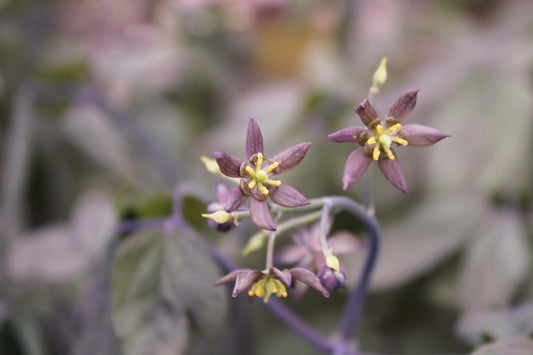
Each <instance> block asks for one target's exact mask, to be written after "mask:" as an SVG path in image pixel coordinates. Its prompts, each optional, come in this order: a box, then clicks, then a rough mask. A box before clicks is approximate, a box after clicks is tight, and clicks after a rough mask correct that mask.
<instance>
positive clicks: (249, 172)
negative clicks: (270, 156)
mask: <svg viewBox="0 0 533 355" xmlns="http://www.w3.org/2000/svg"><path fill="white" fill-rule="evenodd" d="M244 169H245V170H246V172H247V173H248V174H249V175H250V176H252V177H254V176H255V170H254V169H252V168H251V167H250V166H248V165H246V167H245V168H244Z"/></svg>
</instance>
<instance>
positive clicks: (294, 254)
mask: <svg viewBox="0 0 533 355" xmlns="http://www.w3.org/2000/svg"><path fill="white" fill-rule="evenodd" d="M332 222H333V218H332V217H330V218H328V222H327V225H326V235H328V234H329V231H330V229H331V225H332ZM319 231H320V222H317V223H314V224H313V225H312V226H310V227H308V228H299V229H297V230H296V231H295V232H294V233H293V234H292V236H291V237H292V240H293V242H294V244H289V245H286V246H284V247H281V248H280V249H279V250H278V251H277V252H276V254H275V256H274V262H275V263H279V264H296V265H297V266H298V267H303V268H305V269H307V270H309V271H312V272H318V271H319V270H320V269H321V268H322V267H323V266H324V265H326V260H325V259H324V253H323V252H322V248H321V247H320V241H319V239H318V238H319ZM327 243H328V247H330V248H332V249H333V250H334V251H335V254H336V255H344V254H348V253H354V252H356V251H359V250H362V249H363V248H364V246H363V244H362V242H361V241H360V240H358V239H357V238H356V237H355V236H353V235H352V234H350V233H348V232H337V233H334V234H332V235H331V236H329V237H328V239H327Z"/></svg>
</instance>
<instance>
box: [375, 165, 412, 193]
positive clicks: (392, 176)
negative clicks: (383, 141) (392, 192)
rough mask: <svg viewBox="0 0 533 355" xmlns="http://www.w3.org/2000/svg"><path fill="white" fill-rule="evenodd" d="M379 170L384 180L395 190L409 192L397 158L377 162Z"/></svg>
mask: <svg viewBox="0 0 533 355" xmlns="http://www.w3.org/2000/svg"><path fill="white" fill-rule="evenodd" d="M378 165H379V168H380V169H381V172H382V173H383V175H385V178H387V180H389V182H390V183H391V184H393V185H394V186H395V187H396V188H398V189H400V190H401V191H402V192H407V191H409V189H408V187H407V182H405V176H404V175H403V171H402V167H401V166H400V163H398V158H396V159H394V160H391V159H385V160H380V161H378Z"/></svg>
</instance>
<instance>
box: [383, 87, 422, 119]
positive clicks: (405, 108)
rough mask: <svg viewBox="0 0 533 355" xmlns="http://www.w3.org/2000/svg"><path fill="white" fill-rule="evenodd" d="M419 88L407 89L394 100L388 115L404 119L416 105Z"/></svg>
mask: <svg viewBox="0 0 533 355" xmlns="http://www.w3.org/2000/svg"><path fill="white" fill-rule="evenodd" d="M418 91H419V90H418V89H411V90H407V91H406V92H405V93H403V94H402V95H401V96H400V97H399V98H397V99H396V101H394V103H393V104H392V106H391V107H390V108H389V112H387V117H394V118H395V119H397V120H398V121H400V122H401V121H403V120H404V119H405V118H406V117H407V116H408V115H409V114H410V113H411V111H413V109H414V108H415V106H416V97H417V95H418Z"/></svg>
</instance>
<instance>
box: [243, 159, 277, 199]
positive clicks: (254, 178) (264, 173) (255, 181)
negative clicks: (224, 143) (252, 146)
mask: <svg viewBox="0 0 533 355" xmlns="http://www.w3.org/2000/svg"><path fill="white" fill-rule="evenodd" d="M256 159H257V160H256V161H255V169H253V168H252V167H251V166H248V165H247V166H246V168H245V169H246V172H247V173H248V175H250V178H251V181H250V182H249V183H248V187H249V188H250V189H253V188H254V187H255V186H256V185H257V188H258V189H259V191H261V192H262V193H263V194H265V195H268V193H269V191H268V189H267V188H266V187H265V185H264V184H267V185H274V186H279V185H281V181H280V180H272V179H270V178H269V177H268V174H269V173H270V172H272V170H274V169H275V168H277V167H278V166H279V163H278V162H274V163H272V164H270V165H269V166H267V167H266V168H265V169H262V165H263V159H264V157H263V154H262V153H257V158H256Z"/></svg>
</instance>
